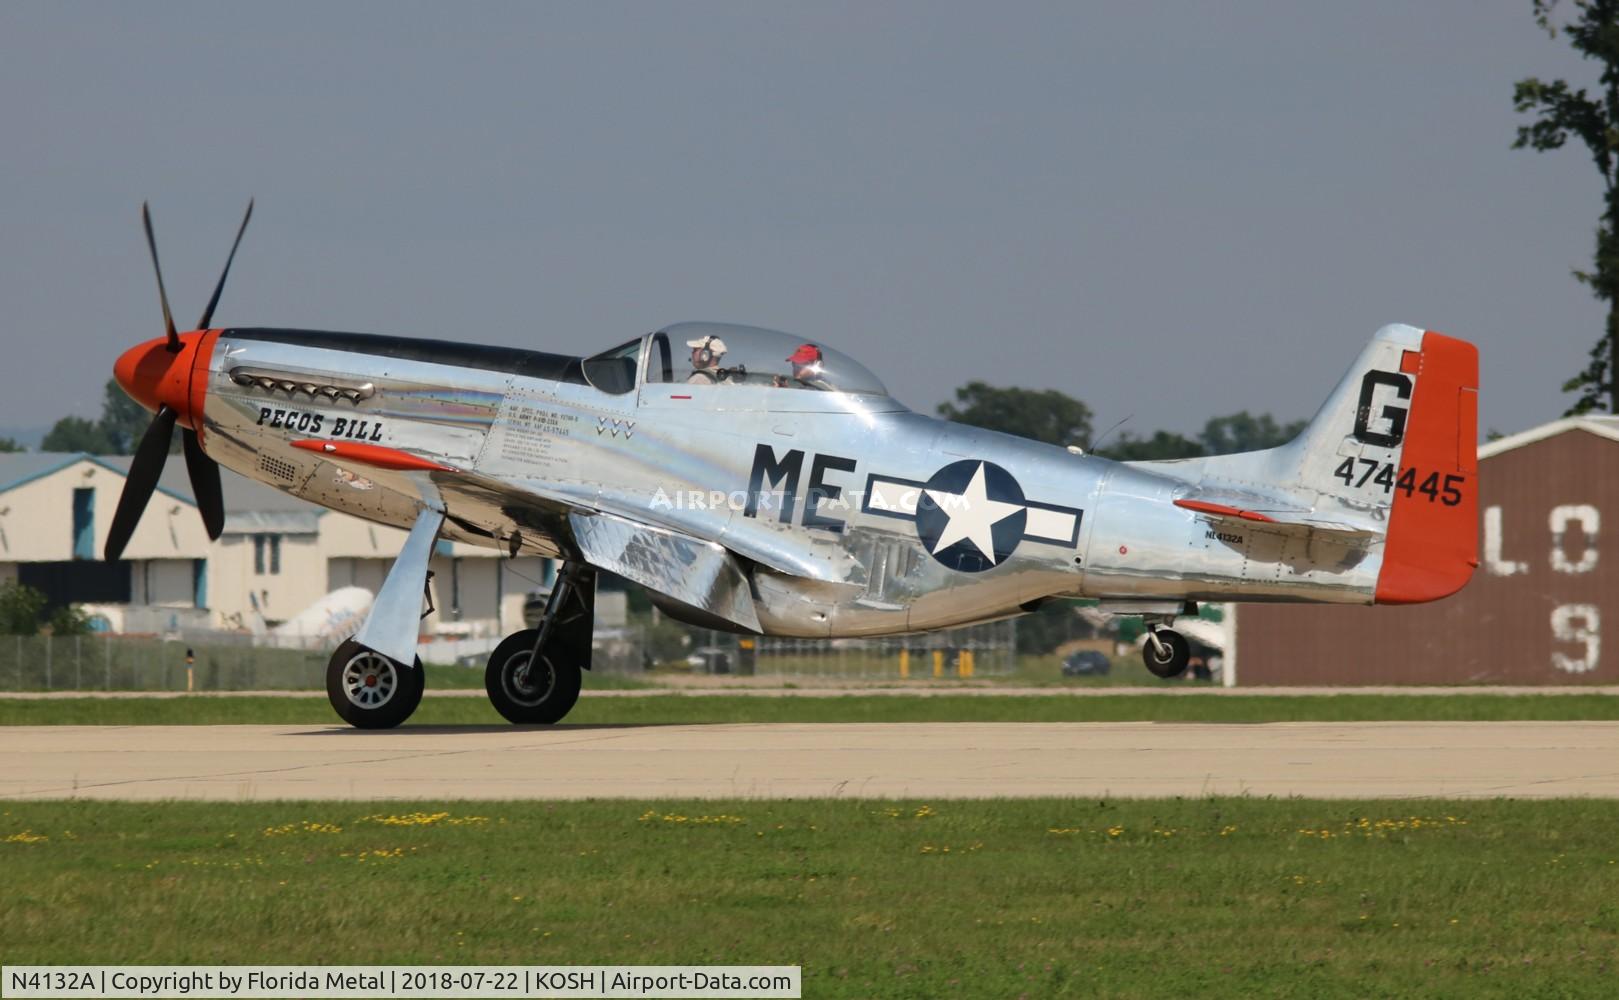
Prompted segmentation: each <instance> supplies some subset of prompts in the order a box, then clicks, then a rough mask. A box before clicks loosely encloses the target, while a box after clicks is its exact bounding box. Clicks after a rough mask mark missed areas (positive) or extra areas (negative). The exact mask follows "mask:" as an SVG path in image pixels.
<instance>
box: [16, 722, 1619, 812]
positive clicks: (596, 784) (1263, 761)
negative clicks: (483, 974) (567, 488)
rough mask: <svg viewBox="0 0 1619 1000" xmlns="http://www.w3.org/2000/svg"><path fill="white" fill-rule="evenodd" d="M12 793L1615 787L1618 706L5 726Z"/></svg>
mask: <svg viewBox="0 0 1619 1000" xmlns="http://www.w3.org/2000/svg"><path fill="white" fill-rule="evenodd" d="M4 733H5V735H4V739H3V740H0V798H11V799H17V798H75V797H77V798H98V799H142V800H152V799H214V800H260V799H403V798H417V799H502V798H557V799H570V798H665V797H667V798H676V797H679V798H688V797H701V798H712V797H730V796H738V797H744V798H802V797H812V796H840V797H874V796H885V797H888V796H892V797H913V798H930V799H944V798H980V797H997V796H1018V797H1023V796H1035V795H1055V796H1083V797H1101V796H1115V797H1141V796H1168V795H1183V796H1207V795H1258V796H1309V797H1328V798H1408V797H1418V796H1447V797H1465V798H1489V797H1496V796H1506V797H1514V798H1547V797H1554V796H1600V797H1605V798H1619V722H1433V723H1430V722H1417V723H1412V722H1366V723H1313V722H1294V723H1270V724H1264V725H1233V724H1203V723H1195V724H1192V723H1151V722H1124V723H885V724H878V723H852V724H826V723H822V724H734V725H666V726H564V727H560V728H556V729H548V730H538V729H517V728H504V727H430V726H424V727H406V728H403V729H399V730H394V731H392V732H382V733H368V732H359V731H356V730H351V729H347V728H340V727H335V726H8V727H6V729H5V730H4Z"/></svg>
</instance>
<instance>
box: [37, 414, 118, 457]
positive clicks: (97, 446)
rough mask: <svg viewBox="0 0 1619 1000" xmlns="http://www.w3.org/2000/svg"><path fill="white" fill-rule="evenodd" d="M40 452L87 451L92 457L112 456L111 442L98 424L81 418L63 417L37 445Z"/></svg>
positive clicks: (114, 452)
mask: <svg viewBox="0 0 1619 1000" xmlns="http://www.w3.org/2000/svg"><path fill="white" fill-rule="evenodd" d="M39 450H40V451H87V452H89V453H90V454H92V455H114V454H117V452H116V451H115V450H114V449H113V446H112V442H111V441H108V440H107V432H106V431H104V430H102V429H101V425H100V424H99V423H95V422H93V421H90V420H86V419H85V418H83V417H63V418H62V419H61V420H58V421H57V422H56V425H55V426H54V427H52V428H51V430H50V433H48V434H46V435H45V440H43V441H41V442H40V443H39Z"/></svg>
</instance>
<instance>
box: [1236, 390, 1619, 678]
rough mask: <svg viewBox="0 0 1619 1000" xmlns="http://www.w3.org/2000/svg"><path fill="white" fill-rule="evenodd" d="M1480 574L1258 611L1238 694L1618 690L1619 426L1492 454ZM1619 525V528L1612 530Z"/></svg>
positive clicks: (1582, 426)
mask: <svg viewBox="0 0 1619 1000" xmlns="http://www.w3.org/2000/svg"><path fill="white" fill-rule="evenodd" d="M1478 456H1479V472H1478V476H1479V511H1480V515H1481V516H1480V525H1479V531H1480V537H1479V567H1478V569H1477V570H1476V571H1474V573H1473V579H1472V581H1471V582H1469V583H1468V585H1467V586H1466V587H1465V588H1463V590H1462V591H1461V592H1460V593H1458V594H1456V595H1455V596H1453V597H1449V598H1446V599H1445V600H1442V601H1438V602H1436V603H1433V604H1423V605H1416V606H1413V607H1376V608H1363V607H1353V608H1347V607H1328V606H1286V605H1259V604H1245V605H1242V606H1241V608H1240V609H1239V611H1238V613H1237V616H1236V619H1237V621H1236V651H1237V655H1236V657H1235V664H1234V666H1235V671H1234V672H1235V678H1236V681H1235V682H1236V683H1238V684H1240V685H1243V686H1250V685H1257V684H1306V685H1310V684H1615V683H1619V643H1608V644H1604V643H1603V641H1602V630H1603V627H1604V626H1606V627H1607V628H1609V629H1612V630H1616V635H1619V554H1613V555H1607V556H1604V555H1603V553H1602V539H1601V530H1602V519H1603V517H1604V514H1603V512H1604V511H1607V512H1608V514H1607V515H1606V516H1608V517H1609V518H1610V520H1612V519H1614V518H1619V418H1616V417H1603V416H1595V417H1571V418H1567V419H1564V420H1558V421H1554V422H1552V423H1549V424H1545V425H1543V426H1540V427H1536V428H1534V429H1532V430H1528V431H1524V432H1523V433H1521V434H1514V435H1512V436H1511V437H1506V438H1501V439H1500V440H1497V441H1492V442H1490V443H1489V444H1486V445H1484V446H1483V447H1481V448H1479V452H1478ZM1616 526H1619V525H1615V524H1610V530H1612V528H1613V527H1616Z"/></svg>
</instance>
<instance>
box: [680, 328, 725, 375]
mask: <svg viewBox="0 0 1619 1000" xmlns="http://www.w3.org/2000/svg"><path fill="white" fill-rule="evenodd" d="M686 346H687V347H689V348H691V377H690V378H688V379H686V381H687V383H690V384H695V385H714V384H716V383H717V382H719V380H720V370H719V369H720V358H723V357H724V356H725V341H723V340H721V339H720V338H718V337H698V338H697V339H696V340H688V341H686Z"/></svg>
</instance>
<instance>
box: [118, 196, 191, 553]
mask: <svg viewBox="0 0 1619 1000" xmlns="http://www.w3.org/2000/svg"><path fill="white" fill-rule="evenodd" d="M141 222H143V223H144V224H145V225H146V248H147V249H148V250H150V251H152V270H154V271H156V272H157V297H158V298H160V299H162V300H163V329H164V330H166V331H167V332H168V335H169V353H170V354H179V353H180V334H179V333H177V332H175V329H174V314H173V313H171V312H169V293H168V292H167V291H166V290H165V289H164V288H163V267H162V266H161V265H160V264H158V262H157V238H156V237H155V236H153V235H152V211H151V209H150V208H148V207H147V204H146V202H144V201H143V202H141ZM167 447H168V445H166V444H165V445H164V448H167ZM124 492H126V493H127V492H128V488H127V487H126V488H125V491H124ZM130 527H131V529H133V528H134V525H130ZM119 548H122V546H119Z"/></svg>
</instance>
